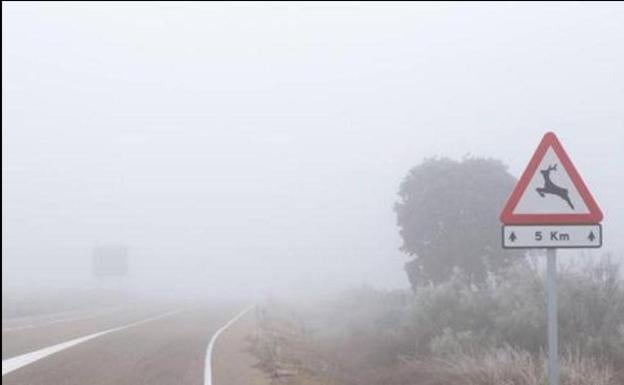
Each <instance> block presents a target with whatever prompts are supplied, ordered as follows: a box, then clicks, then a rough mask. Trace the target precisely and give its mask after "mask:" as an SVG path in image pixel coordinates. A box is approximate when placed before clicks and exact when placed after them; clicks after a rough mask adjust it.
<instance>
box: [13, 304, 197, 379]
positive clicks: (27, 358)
mask: <svg viewBox="0 0 624 385" xmlns="http://www.w3.org/2000/svg"><path fill="white" fill-rule="evenodd" d="M184 310H186V309H179V310H174V311H170V312H168V313H164V314H161V315H158V316H155V317H150V318H146V319H143V320H140V321H136V322H132V323H129V324H127V325H122V326H118V327H115V328H112V329H108V330H104V331H101V332H98V333H94V334H89V335H87V336H83V337H78V338H75V339H73V340H70V341H66V342H61V343H60V344H56V345H53V346H48V347H47V348H43V349H40V350H36V351H34V352H30V353H26V354H22V355H20V356H16V357H12V358H8V359H6V360H2V376H3V377H4V375H5V374H8V373H11V372H12V371H14V370H17V369H19V368H21V367H23V366H26V365H29V364H32V363H33V362H35V361H38V360H40V359H42V358H45V357H47V356H49V355H52V354H54V353H57V352H60V351H61V350H65V349H67V348H70V347H72V346H75V345H78V344H81V343H83V342H86V341H89V340H92V339H94V338H97V337H100V336H103V335H105V334H109V333H114V332H116V331H120V330H123V329H127V328H130V327H133V326H137V325H141V324H144V323H146V322H150V321H155V320H157V319H161V318H164V317H168V316H171V315H173V314H177V313H180V312H182V311H184Z"/></svg>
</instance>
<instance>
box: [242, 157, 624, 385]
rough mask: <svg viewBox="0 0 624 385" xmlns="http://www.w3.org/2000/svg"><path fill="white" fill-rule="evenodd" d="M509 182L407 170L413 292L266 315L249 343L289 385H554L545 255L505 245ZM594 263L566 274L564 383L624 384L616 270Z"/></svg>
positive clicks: (486, 162)
mask: <svg viewBox="0 0 624 385" xmlns="http://www.w3.org/2000/svg"><path fill="white" fill-rule="evenodd" d="M514 183H515V180H514V178H513V177H512V176H511V175H510V174H509V173H508V172H507V170H506V167H505V166H504V165H503V163H502V162H500V161H498V160H495V159H483V158H472V157H466V158H464V159H463V160H461V161H454V160H451V159H446V158H441V159H436V158H434V159H426V160H425V161H423V162H422V163H421V164H420V165H418V166H416V167H414V168H412V169H411V170H410V171H409V172H408V173H407V175H406V177H405V178H404V180H403V182H402V183H401V185H400V186H399V192H398V196H399V199H398V201H397V202H396V204H395V206H394V210H395V213H396V215H397V225H398V227H399V233H400V235H401V238H402V240H403V244H402V245H401V250H402V251H403V252H404V253H405V254H406V255H407V256H408V257H409V258H410V260H409V261H408V262H407V263H406V265H405V272H406V274H407V278H408V280H409V283H410V285H411V290H403V291H381V290H375V289H372V288H367V287H363V288H359V289H357V290H352V291H350V292H347V293H343V294H342V295H341V296H339V297H338V298H332V299H328V300H324V301H317V302H314V303H310V302H307V303H302V302H300V303H296V304H284V303H279V304H276V303H270V304H267V305H265V306H264V307H262V308H261V309H259V311H258V316H259V321H260V330H259V332H258V334H257V335H256V336H255V338H254V341H253V342H254V351H255V352H256V355H257V356H258V357H259V358H260V362H261V363H260V365H261V367H263V368H264V369H265V370H266V371H267V372H269V373H270V374H271V375H272V377H273V378H274V379H275V381H276V383H285V384H307V383H310V382H309V381H308V380H302V376H303V377H305V378H316V381H317V383H325V384H333V383H336V384H344V385H356V384H357V385H447V384H453V385H545V384H546V383H547V373H546V361H547V357H546V354H547V330H546V309H545V292H544V276H543V269H541V268H540V264H539V261H540V260H543V258H542V256H541V255H539V254H529V253H525V252H524V251H518V250H515V251H508V250H503V249H502V248H501V246H500V238H499V237H500V223H499V220H498V213H499V211H500V209H501V207H502V206H503V203H504V201H505V199H506V198H507V195H508V194H509V193H510V191H511V189H512V188H513V185H514ZM585 261H586V262H584V264H582V265H574V264H570V263H568V264H565V266H562V268H561V269H560V271H559V274H558V294H559V300H558V301H559V303H558V312H559V341H560V352H561V384H562V385H622V384H624V283H623V282H622V279H621V277H622V275H621V271H620V270H621V266H620V263H619V262H617V261H618V260H617V259H615V258H612V257H610V256H609V255H604V256H603V257H602V258H601V259H600V260H599V261H596V260H595V259H594V260H593V262H592V259H589V258H588V259H585ZM620 261H621V259H620ZM306 381H308V382H306ZM312 383H314V382H312Z"/></svg>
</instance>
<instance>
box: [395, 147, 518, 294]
mask: <svg viewBox="0 0 624 385" xmlns="http://www.w3.org/2000/svg"><path fill="white" fill-rule="evenodd" d="M514 184H515V178H514V177H513V176H511V175H510V174H509V173H508V172H507V168H506V166H505V165H504V164H503V163H502V162H500V161H498V160H495V159H484V158H472V157H467V158H464V159H463V160H462V161H461V162H458V161H454V160H452V159H448V158H441V159H438V158H435V159H426V160H425V161H423V163H422V164H420V165H418V166H416V167H414V168H412V169H411V170H410V171H409V173H408V174H407V176H406V177H405V179H404V180H403V182H402V183H401V186H400V189H399V198H400V199H399V201H398V202H397V203H396V204H395V207H394V210H395V212H396V215H397V224H398V226H399V228H400V234H401V237H402V239H403V245H402V246H401V250H402V251H403V252H405V253H407V254H408V255H410V256H414V257H415V258H414V259H413V260H411V261H410V262H408V263H406V265H405V270H406V272H407V275H408V278H409V280H410V283H411V285H412V288H414V289H415V288H416V287H417V286H418V285H419V284H426V283H429V282H441V281H444V280H447V279H448V278H450V277H451V276H452V275H453V273H454V271H455V270H458V269H459V270H460V271H461V272H462V273H463V274H464V275H465V276H466V277H467V279H469V281H470V282H471V283H475V284H479V283H481V282H483V281H484V280H485V279H486V277H487V275H488V273H496V272H498V271H500V270H501V269H503V268H505V267H507V266H508V265H509V264H510V263H511V262H512V261H514V260H515V259H521V258H522V257H521V256H522V255H523V253H522V252H517V251H515V252H512V251H505V250H503V249H502V247H501V239H500V236H501V235H500V234H501V230H500V223H499V220H498V216H499V213H500V210H501V208H502V206H503V204H504V202H505V199H506V198H507V196H508V195H509V194H510V192H511V190H512V189H513V186H514Z"/></svg>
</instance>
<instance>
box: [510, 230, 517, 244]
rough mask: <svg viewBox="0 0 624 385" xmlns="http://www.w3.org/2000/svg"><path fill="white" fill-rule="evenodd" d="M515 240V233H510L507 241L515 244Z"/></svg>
mask: <svg viewBox="0 0 624 385" xmlns="http://www.w3.org/2000/svg"><path fill="white" fill-rule="evenodd" d="M517 238H518V237H516V233H514V232H513V231H512V232H511V234H510V235H509V239H510V240H511V241H512V242H515V240H516V239H517Z"/></svg>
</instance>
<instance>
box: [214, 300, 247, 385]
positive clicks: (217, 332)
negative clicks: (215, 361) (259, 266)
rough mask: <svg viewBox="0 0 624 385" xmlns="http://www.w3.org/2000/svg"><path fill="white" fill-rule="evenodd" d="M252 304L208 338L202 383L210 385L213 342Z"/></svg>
mask: <svg viewBox="0 0 624 385" xmlns="http://www.w3.org/2000/svg"><path fill="white" fill-rule="evenodd" d="M253 307H254V305H251V306H248V307H246V308H245V309H243V310H242V311H241V312H240V313H238V315H237V316H236V317H234V318H232V319H231V320H229V321H228V322H227V323H226V324H225V325H223V326H222V327H221V328H220V329H219V330H217V331H216V332H215V334H214V335H213V336H212V338H211V339H210V343H209V344H208V348H207V349H206V361H205V363H204V366H205V369H204V385H212V349H213V348H214V344H215V342H216V341H217V338H219V335H220V334H221V333H223V332H224V331H225V330H226V329H227V328H229V327H230V326H232V324H233V323H234V322H236V321H238V319H239V318H241V317H242V316H244V315H245V314H246V313H247V312H248V311H250V310H251V309H253Z"/></svg>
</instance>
